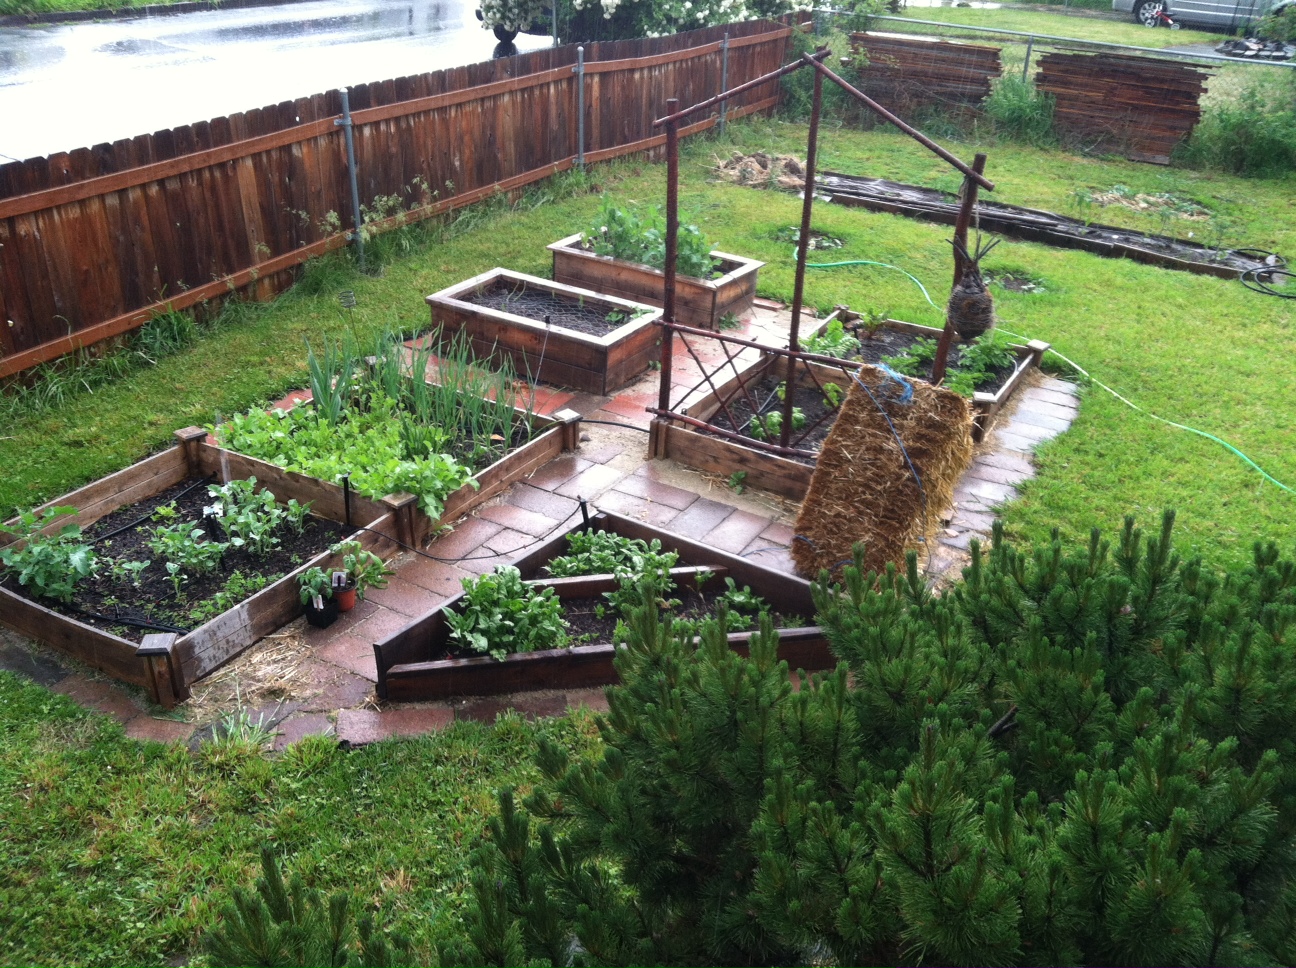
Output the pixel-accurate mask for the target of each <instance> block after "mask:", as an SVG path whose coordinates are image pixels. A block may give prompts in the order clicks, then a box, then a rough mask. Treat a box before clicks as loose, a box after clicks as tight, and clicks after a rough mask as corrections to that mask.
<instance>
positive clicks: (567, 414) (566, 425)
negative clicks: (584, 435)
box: [553, 409, 581, 450]
mask: <svg viewBox="0 0 1296 968" xmlns="http://www.w3.org/2000/svg"><path fill="white" fill-rule="evenodd" d="M553 419H554V420H557V421H558V422H559V423H560V424H562V449H563V450H575V449H576V448H578V447H579V446H580V419H581V415H580V414H579V413H577V412H576V411H575V410H570V409H568V410H559V411H558V412H557V413H555V414H554V415H553Z"/></svg>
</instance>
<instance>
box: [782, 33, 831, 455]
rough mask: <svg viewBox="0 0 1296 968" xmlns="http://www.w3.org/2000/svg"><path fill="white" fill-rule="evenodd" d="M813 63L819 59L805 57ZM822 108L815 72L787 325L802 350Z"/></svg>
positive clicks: (786, 429) (789, 394)
mask: <svg viewBox="0 0 1296 968" xmlns="http://www.w3.org/2000/svg"><path fill="white" fill-rule="evenodd" d="M806 60H808V61H809V62H810V63H812V64H817V61H814V60H812V59H811V58H809V57H806ZM822 109H823V75H822V74H820V73H817V72H816V73H815V76H814V100H813V101H812V102H811V108H810V135H809V137H808V138H807V139H806V164H805V191H804V192H802V199H801V233H800V236H799V237H798V238H797V267H796V284H795V287H794V288H793V290H792V321H791V324H790V326H789V327H788V349H790V350H791V351H792V352H793V353H799V352H800V351H801V342H800V337H801V307H802V304H803V302H804V300H805V270H806V253H807V252H809V250H810V216H811V214H812V213H813V212H814V192H815V163H816V161H817V156H818V154H819V116H820V114H821V112H822ZM796 370H797V358H796V357H795V356H789V357H788V361H787V371H786V373H787V375H786V376H785V377H784V390H785V392H784V394H783V426H782V427H781V428H779V446H780V447H787V446H788V445H789V442H790V441H791V439H792V411H793V410H794V409H795V408H794V407H793V403H794V400H795V397H796V392H795V387H796Z"/></svg>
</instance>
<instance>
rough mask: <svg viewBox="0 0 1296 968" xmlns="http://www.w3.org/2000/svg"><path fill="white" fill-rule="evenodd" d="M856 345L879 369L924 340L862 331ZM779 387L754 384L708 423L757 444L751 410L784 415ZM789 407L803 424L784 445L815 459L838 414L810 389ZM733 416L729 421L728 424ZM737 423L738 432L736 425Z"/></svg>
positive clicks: (802, 389) (1009, 370) (986, 389)
mask: <svg viewBox="0 0 1296 968" xmlns="http://www.w3.org/2000/svg"><path fill="white" fill-rule="evenodd" d="M854 326H858V324H857V323H846V324H845V329H846V330H847V332H851V331H852V327H854ZM855 335H856V336H858V338H859V341H860V349H859V352H858V353H856V354H854V355H853V356H852V357H850V358H851V359H857V360H862V361H863V362H865V363H874V364H878V363H882V362H883V358H884V357H888V356H897V355H899V354H902V353H904V352H905V351H906V350H907V349H908V348H909V347H910V346H912V345H913V344H914V343H915V342H916V341H917V340H918V339H920V338H922V337H918V336H915V335H913V334H911V333H903V332H899V331H897V330H893V329H885V328H883V329H880V330H878V331H877V332H876V333H875V334H874V335H873V336H872V337H871V338H869V337H867V336H866V335H865V333H864V332H863V331H860V332H857V333H855ZM957 361H958V347H957V346H954V347H952V348H951V350H950V367H949V369H950V371H956V370H957ZM1015 368H1016V367H1015V366H1005V367H997V368H996V369H995V370H993V371H992V372H990V373H989V374H988V375H987V379H985V380H983V381H982V382H981V383H978V384H977V386H976V389H977V391H978V392H981V393H997V392H998V391H999V389H1000V388H1001V387H1003V385H1004V384H1005V383H1007V382H1008V378H1009V377H1011V376H1012V374H1013V371H1014V369H1015ZM926 373H927V375H930V373H931V369H930V366H928V367H927V369H926ZM782 383H783V378H782V377H781V376H777V375H775V374H772V373H771V374H770V375H767V376H765V377H762V378H761V380H759V381H758V382H756V383H753V384H748V387H747V391H748V392H747V393H743V392H742V391H738V393H737V395H736V396H734V397H733V398H732V399H730V400H729V402H728V407H727V410H726V408H724V407H722V408H721V409H720V410H717V411H716V412H715V414H713V415H712V417H711V423H712V424H713V425H715V426H716V427H719V428H721V429H723V430H730V431H734V432H736V433H740V434H742V435H743V436H744V437H749V438H751V439H753V440H759V439H760V438H758V437H755V436H753V434H752V432H751V431H752V424H751V418H752V417H753V416H754V415H755V413H756V410H755V409H753V406H752V404H753V403H755V404H756V407H757V408H758V409H759V411H760V412H761V413H763V414H770V413H782V410H783V401H782V400H780V399H779V396H778V393H777V392H776V391H777V388H778V387H779V386H781V385H782ZM792 406H793V407H794V408H799V409H800V410H801V412H802V414H803V415H804V416H805V424H804V426H802V427H801V428H800V429H795V428H794V429H793V431H792V435H791V437H790V439H789V441H788V445H789V446H791V447H795V448H797V449H798V450H812V451H815V452H816V453H817V452H818V451H819V449H820V448H821V446H822V445H823V442H824V439H825V438H826V437H827V436H828V432H829V431H830V430H832V425H833V421H834V420H836V419H837V408H836V407H833V406H831V405H830V404H829V402H828V400H827V399H826V398H825V397H824V394H823V393H822V392H821V391H820V390H819V389H818V388H817V387H816V386H815V385H814V384H813V383H810V384H808V385H807V384H801V385H798V386H797V388H796V393H795V395H794V397H793V400H792ZM730 415H732V417H733V419H732V420H731V419H730ZM735 423H737V426H734V424H735ZM765 442H766V443H771V444H777V443H778V442H779V441H778V436H777V435H773V436H771V437H770V438H769V439H768V440H767V441H765ZM784 456H786V457H787V458H788V459H789V460H794V461H797V462H798V463H802V464H811V465H813V464H814V460H813V459H812V458H810V457H804V456H800V455H793V454H786V455H784Z"/></svg>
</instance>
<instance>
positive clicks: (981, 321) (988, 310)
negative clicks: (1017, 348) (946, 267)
mask: <svg viewBox="0 0 1296 968" xmlns="http://www.w3.org/2000/svg"><path fill="white" fill-rule="evenodd" d="M969 277H971V278H969ZM945 311H946V314H947V315H948V317H949V321H950V323H951V325H953V327H954V332H956V333H958V335H959V339H961V340H964V341H966V340H971V339H976V338H977V337H978V336H980V335H981V334H982V333H985V332H987V331H988V330H989V329H990V328H991V327H992V326H994V299H993V298H992V297H991V296H990V293H989V292H988V291H986V287H985V283H984V282H982V281H981V274H980V273H979V272H977V271H976V269H975V268H973V269H971V270H970V272H964V273H963V278H962V279H960V280H959V284H958V285H957V286H955V287H954V290H953V292H951V293H950V297H949V305H948V306H947V307H946V309H945Z"/></svg>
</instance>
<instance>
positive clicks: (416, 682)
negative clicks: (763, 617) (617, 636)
mask: <svg viewBox="0 0 1296 968" xmlns="http://www.w3.org/2000/svg"><path fill="white" fill-rule="evenodd" d="M589 526H590V527H592V528H599V529H602V530H604V531H612V532H614V533H616V534H620V535H624V536H625V537H628V538H640V539H642V540H645V541H651V540H652V539H653V538H656V539H658V540H659V541H661V544H662V547H663V548H664V549H666V550H668V551H676V552H678V553H679V556H680V563H681V565H687V566H693V567H691V568H684V569H683V571H685V572H695V571H696V569H697V567H698V566H705V567H706V568H708V569H709V570H711V571H714V572H715V573H716V574H717V575H718V576H723V575H727V576H729V577H731V578H733V579H734V581H735V582H737V583H738V584H739V585H750V586H751V588H752V590H753V591H755V592H756V593H758V594H760V595H762V596H764V597H765V598H766V599H767V600H769V601H770V602H771V604H773V605H774V607H775V608H777V609H779V610H781V611H785V612H787V613H789V614H791V613H799V614H802V615H813V614H814V602H813V601H812V599H811V596H810V584H809V583H808V582H806V581H804V580H803V579H800V578H796V577H794V576H792V575H787V574H784V573H783V572H777V571H773V570H771V569H768V568H764V567H762V566H760V565H756V564H753V563H752V562H750V561H747V560H746V559H743V558H739V557H737V556H735V555H730V554H725V553H724V552H720V551H716V550H714V549H712V548H708V547H706V546H705V545H702V544H699V543H697V542H695V541H690V540H688V539H687V538H682V537H680V536H679V535H675V534H671V533H670V532H668V531H662V530H660V529H658V528H653V527H650V526H648V525H646V524H642V523H641V522H638V521H635V520H633V519H631V518H626V517H622V516H621V515H618V514H612V513H608V512H603V513H600V514H597V515H594V516H593V517H592V518H591V519H590V525H589ZM573 530H577V529H573ZM566 540H567V536H566V535H565V534H564V535H560V536H558V537H555V538H552V539H550V540H549V541H547V542H545V543H544V544H543V545H541V546H540V547H539V548H537V549H535V550H534V551H532V552H531V553H529V554H527V555H526V556H524V557H522V558H520V559H518V560H517V561H516V562H514V564H515V565H516V566H517V568H518V569H519V570H520V571H521V572H522V577H523V578H527V579H533V578H534V577H535V576H536V575H537V574H538V573H539V571H540V568H541V566H542V565H544V564H545V563H546V562H547V561H549V560H550V559H551V558H553V557H555V556H557V555H559V554H561V553H562V552H563V550H564V547H565V544H566ZM681 577H685V576H681ZM600 582H601V583H600ZM544 583H545V584H551V585H552V586H554V588H555V590H556V591H557V593H558V595H559V597H560V598H561V597H583V596H587V595H589V594H595V593H597V591H598V590H602V589H605V588H607V587H611V586H610V585H609V584H608V580H607V578H606V577H603V578H596V579H593V580H591V579H589V578H569V579H547V580H545V582H544ZM461 597H462V596H455V597H454V598H452V599H450V600H449V601H448V602H446V603H445V604H443V605H442V606H440V607H439V608H437V609H435V610H433V611H432V612H430V613H428V614H427V615H425V616H424V617H422V618H420V619H416V620H415V621H414V622H412V623H410V624H409V625H407V626H406V627H405V628H403V629H401V630H400V631H398V632H396V633H394V634H393V635H390V636H388V637H387V638H386V639H383V640H382V641H381V642H376V643H374V659H375V661H376V663H377V666H378V690H377V691H378V698H380V699H385V700H396V701H410V702H413V701H423V700H433V699H446V698H450V697H453V696H484V695H494V694H498V693H508V692H523V691H529V690H536V689H580V688H588V687H590V686H600V685H608V684H610V683H614V682H616V670H615V668H614V667H613V664H612V659H613V656H614V655H615V648H614V647H613V646H612V645H608V644H603V645H578V646H573V647H572V648H569V649H550V650H545V651H541V652H527V653H521V654H515V655H510V656H506V657H505V659H504V661H503V662H498V661H496V660H495V659H492V658H490V657H489V656H481V657H473V658H469V659H438V660H430V659H428V658H427V657H428V656H430V655H432V654H433V653H434V651H435V650H436V649H438V648H439V647H441V646H443V645H444V643H445V641H446V636H447V633H448V631H449V630H448V628H447V626H446V622H445V617H444V614H443V613H444V611H445V610H446V609H450V608H454V606H455V605H456V603H457V602H458V601H459V599H460V598H461ZM779 637H780V642H781V645H780V649H779V655H780V657H781V658H783V659H786V660H787V662H788V664H789V665H790V666H791V667H792V668H793V669H809V670H814V669H826V668H831V667H832V666H833V665H835V664H836V660H835V659H834V658H833V656H832V653H831V652H830V651H829V649H828V643H827V640H826V639H825V638H824V636H823V633H822V630H820V629H819V628H818V627H816V626H807V627H804V628H797V629H783V630H780V632H779ZM750 638H751V633H750V632H733V633H730V635H729V641H730V644H731V645H732V646H733V647H734V648H735V649H738V650H740V651H741V650H743V649H745V648H746V644H747V642H748V641H749V640H750Z"/></svg>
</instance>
